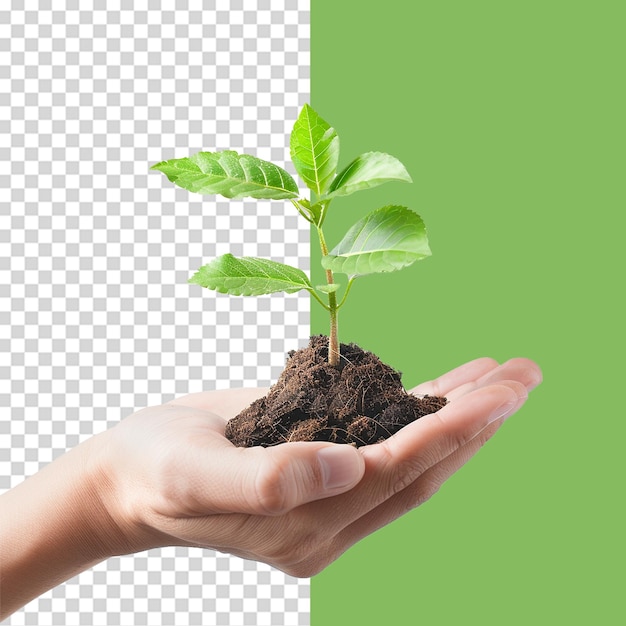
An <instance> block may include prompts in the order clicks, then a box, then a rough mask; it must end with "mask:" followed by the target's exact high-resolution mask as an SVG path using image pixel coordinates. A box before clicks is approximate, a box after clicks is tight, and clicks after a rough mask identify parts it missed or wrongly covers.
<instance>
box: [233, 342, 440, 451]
mask: <svg viewBox="0 0 626 626" xmlns="http://www.w3.org/2000/svg"><path fill="white" fill-rule="evenodd" d="M340 351H341V361H340V365H339V367H338V368H336V367H332V366H331V365H329V364H328V337H324V336H323V335H317V336H315V337H311V341H310V342H309V345H308V346H307V347H306V348H304V349H302V350H297V351H291V352H290V353H289V358H288V359H287V364H286V366H285V369H284V370H283V372H282V374H281V375H280V378H279V379H278V381H277V382H276V384H275V385H273V386H272V387H271V388H270V390H269V392H268V394H267V395H266V396H264V397H263V398H259V399H258V400H256V401H255V402H253V403H252V404H251V405H250V406H249V407H248V408H246V409H244V410H243V411H242V412H241V413H239V415H237V416H236V417H234V418H233V419H231V420H230V421H229V422H228V424H227V425H226V437H227V438H228V439H229V440H230V441H231V442H232V443H234V444H235V445H236V446H239V447H251V446H274V445H276V444H279V443H284V442H286V441H331V442H334V443H350V444H353V445H356V446H357V447H358V446H364V445H368V444H372V443H378V442H379V441H382V440H384V439H387V437H390V436H391V435H393V434H394V433H396V432H398V431H399V430H400V429H401V428H402V427H403V426H406V425H407V424H410V423H411V422H413V421H415V420H416V419H419V418H420V417H423V416H424V415H427V414H428V413H434V412H435V411H438V410H439V409H440V408H441V407H443V406H445V404H446V403H447V400H446V399H445V398H439V397H435V396H424V397H417V396H413V395H411V394H408V393H407V392H406V391H405V389H404V387H403V386H402V382H401V374H400V372H396V371H395V370H394V369H392V368H391V367H389V366H388V365H385V364H384V363H383V362H382V361H381V360H380V359H379V358H378V357H377V356H376V355H375V354H372V353H371V352H366V351H365V350H362V349H361V348H359V346H357V345H356V344H353V343H351V344H343V343H342V344H341V349H340Z"/></svg>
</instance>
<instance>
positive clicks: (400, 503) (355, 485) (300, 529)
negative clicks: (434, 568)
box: [107, 359, 541, 576]
mask: <svg viewBox="0 0 626 626" xmlns="http://www.w3.org/2000/svg"><path fill="white" fill-rule="evenodd" d="M540 381H541V372H540V370H539V368H538V367H537V366H536V365H535V364H534V363H532V362H531V361H528V360H526V359H513V360H511V361H508V362H507V363H505V364H503V365H498V364H497V362H495V361H493V360H492V359H478V360H475V361H472V362H470V363H467V364H466V365H463V366H461V367H459V368H457V369H455V370H453V371H451V372H449V373H448V374H445V375H443V376H441V377H440V378H438V379H436V380H434V381H431V382H429V383H424V384H422V385H420V386H418V387H416V388H415V389H414V390H412V391H413V392H414V393H422V394H423V393H429V394H434V395H445V396H447V397H448V399H449V400H450V403H449V404H448V405H447V406H446V407H444V408H443V409H442V410H441V411H439V412H438V413H436V414H432V415H428V416H425V417H423V418H422V419H420V420H418V421H417V422H414V423H413V424H410V425H409V426H407V427H405V428H403V429H402V430H401V431H400V432H398V433H397V434H396V435H394V436H393V437H391V438H390V439H388V440H387V441H385V442H383V443H380V444H376V445H372V446H365V447H363V448H359V449H358V450H357V449H355V448H353V447H352V446H347V445H337V444H328V443H322V442H315V443H302V442H300V443H285V444H282V445H280V446H275V447H271V448H235V447H233V446H232V444H231V443H230V442H229V441H227V440H226V439H225V438H224V437H223V431H224V424H225V421H226V420H227V419H229V418H230V417H232V416H234V415H235V414H236V413H238V412H239V411H240V410H241V409H242V408H244V407H245V406H247V405H248V404H249V403H250V402H251V401H252V400H253V399H255V398H257V397H259V396H261V395H263V393H265V391H266V390H262V389H254V390H226V391H217V392H204V393H198V394H192V395H188V396H184V397H182V398H178V399H176V400H173V401H172V402H169V403H167V404H165V405H162V406H159V407H153V408H148V409H144V410H142V411H139V412H137V413H135V414H133V415H132V416H130V417H129V418H127V419H125V420H124V421H123V422H121V423H120V424H119V425H118V426H116V427H115V428H114V429H112V430H111V431H110V432H109V435H110V437H109V442H108V446H109V451H110V454H109V457H108V458H109V463H108V469H107V476H108V479H107V481H108V484H109V489H108V492H109V505H108V508H109V510H110V511H113V512H114V518H115V519H117V520H121V521H119V522H118V525H119V527H120V528H121V530H122V533H123V535H124V545H127V546H131V551H137V550H142V549H146V548H149V547H156V546H164V545H185V546H201V547H207V548H215V549H217V550H220V551H224V552H230V553H232V554H235V555H238V556H241V557H243V558H247V559H253V560H260V561H264V562H266V563H269V564H270V565H273V566H274V567H277V568H278V569H281V570H283V571H285V572H287V573H289V574H292V575H295V576H311V575H313V574H315V573H317V572H319V571H320V570H321V569H323V568H324V567H325V566H327V565H328V564H329V563H331V562H332V561H333V560H335V559H336V558H337V557H338V556H339V555H340V554H342V553H343V552H344V551H345V550H346V549H347V548H348V547H350V546H351V545H353V544H354V543H355V542H356V541H358V540H359V539H361V538H362V537H364V536H366V535H368V534H370V533H372V532H373V531H375V530H376V529H378V528H380V527H381V526H384V525H385V524H388V523H389V522H391V521H392V520H394V519H396V518H397V517H399V516H400V515H402V514H403V513H405V512H407V511H409V510H410V509H412V508H414V507H416V506H418V505H420V504H422V503H423V502H425V501H426V500H427V499H428V498H430V497H431V496H432V495H433V494H434V493H435V492H436V491H437V490H438V489H439V487H440V486H441V485H442V484H443V483H444V482H445V481H446V480H447V479H448V478H449V477H450V476H451V475H452V474H453V473H454V472H455V471H456V470H457V469H459V468H460V467H461V466H462V465H463V464H464V463H466V462H467V461H468V460H469V459H470V458H471V457H472V456H473V455H474V454H475V453H476V452H477V451H478V449H479V448H480V447H481V446H482V445H483V444H484V443H485V442H486V441H487V440H488V439H489V438H490V437H491V436H493V434H494V433H495V432H496V431H497V430H498V428H499V427H500V426H501V425H502V423H503V422H504V420H505V419H506V418H507V417H508V416H510V415H511V414H513V413H514V412H515V411H517V410H518V409H519V408H520V406H521V405H522V404H523V403H524V402H525V400H526V398H527V394H528V391H529V390H530V389H532V388H533V387H534V386H536V385H537V384H538V383H539V382H540ZM111 487H113V488H112V489H111Z"/></svg>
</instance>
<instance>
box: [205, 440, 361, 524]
mask: <svg viewBox="0 0 626 626" xmlns="http://www.w3.org/2000/svg"><path fill="white" fill-rule="evenodd" d="M216 457H219V458H216ZM213 461H217V464H216V465H217V467H216V468H215V469H216V471H214V472H212V476H213V479H212V480H211V481H210V482H208V484H207V483H205V485H204V489H203V491H205V493H203V494H202V495H203V497H202V500H203V501H204V502H205V503H206V505H207V508H210V509H212V510H216V509H217V510H219V511H220V512H224V513H225V512H230V513H249V514H255V515H281V514H283V513H286V512H288V511H290V510H291V509H293V508H295V507H297V506H300V505H301V504H305V503H306V502H312V501H313V500H320V499H322V498H328V497H330V496H334V495H337V494H340V493H344V492H345V491H348V490H350V489H352V488H353V487H354V486H355V485H356V484H357V483H358V482H359V481H360V480H361V478H363V474H364V473H365V461H364V460H363V456H362V455H361V454H360V453H359V452H358V451H357V450H356V448H354V447H353V446H350V445H346V444H332V443H324V442H290V443H283V444H280V445H278V446H272V447H269V448H261V447H255V448H235V447H232V446H229V447H228V448H226V447H223V448H222V449H221V450H220V454H219V455H216V456H215V457H213ZM218 475H219V476H220V477H221V480H219V479H218V480H216V478H217V476H218ZM220 483H221V484H220Z"/></svg>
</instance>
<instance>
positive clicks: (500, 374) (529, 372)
mask: <svg viewBox="0 0 626 626" xmlns="http://www.w3.org/2000/svg"><path fill="white" fill-rule="evenodd" d="M505 380H516V381H518V382H520V383H522V384H523V385H525V387H526V389H527V390H528V391H531V390H532V389H534V388H535V387H536V386H537V385H539V383H540V382H541V380H542V374H541V369H540V368H539V366H538V365H537V364H536V363H534V362H533V361H531V360H530V359H523V358H515V359H510V360H509V361H507V362H506V363H503V364H502V365H498V366H497V367H495V368H493V369H491V370H489V371H487V372H485V373H484V374H483V375H482V376H480V377H478V378H477V379H476V380H474V381H471V382H466V383H465V384H463V385H460V386H458V387H457V388H456V389H453V390H452V391H450V392H449V393H448V394H447V395H446V398H447V399H448V400H449V401H450V402H452V401H454V400H457V399H458V398H460V397H461V396H463V395H465V394H466V393H469V392H470V391H473V390H474V389H478V388H479V387H484V386H486V385H490V384H494V383H498V382H500V381H505Z"/></svg>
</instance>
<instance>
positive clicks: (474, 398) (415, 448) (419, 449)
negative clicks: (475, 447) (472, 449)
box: [315, 384, 519, 531]
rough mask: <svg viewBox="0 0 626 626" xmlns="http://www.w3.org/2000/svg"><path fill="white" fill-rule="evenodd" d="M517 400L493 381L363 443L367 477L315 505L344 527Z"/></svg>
mask: <svg viewBox="0 0 626 626" xmlns="http://www.w3.org/2000/svg"><path fill="white" fill-rule="evenodd" d="M518 402H519V398H518V395H517V391H516V390H514V389H512V388H511V387H509V386H507V385H506V384H498V385H493V386H489V387H486V388H483V389H479V390H476V391H474V392H472V393H470V394H468V395H467V396H465V397H464V398H461V399H460V400H459V401H458V402H456V403H451V404H448V405H446V406H445V407H444V408H443V409H441V410H440V411H438V412H437V413H432V414H430V415H425V416H424V417H422V418H420V419H419V420H417V421H415V422H413V423H412V424H409V425H408V426H405V427H404V428H402V429H401V430H400V431H399V432H398V433H396V434H395V435H393V436H392V437H390V438H389V439H387V440H386V441H383V442H382V443H379V444H375V445H372V446H364V447H362V448H360V449H359V451H360V452H361V454H362V455H363V458H364V459H365V476H364V478H363V480H362V481H361V482H360V483H359V484H358V485H357V486H356V487H355V488H354V489H353V490H351V491H350V492H349V493H346V494H344V495H342V496H341V497H340V498H333V499H331V500H329V501H326V500H325V501H321V502H317V503H316V504H315V510H316V511H317V512H318V514H319V515H320V517H321V519H334V520H335V522H334V523H335V526H336V530H337V531H338V530H340V529H341V528H343V527H344V526H346V525H347V524H349V523H351V522H353V521H355V520H357V519H358V518H360V517H362V516H363V515H365V514H366V513H368V512H369V511H370V510H372V509H374V508H375V507H377V506H378V505H379V504H381V503H382V502H384V501H386V500H388V499H389V498H391V497H392V496H394V495H395V494H396V493H398V492H400V491H402V490H403V489H404V488H406V487H407V486H408V485H410V484H411V483H413V482H414V481H415V480H416V479H417V478H418V477H419V476H420V475H421V474H423V473H424V472H425V471H426V470H427V469H428V468H430V467H432V466H433V465H436V464H437V463H439V462H440V461H441V460H443V459H444V458H446V457H447V456H449V455H450V454H452V453H453V452H454V451H455V450H457V449H458V448H460V447H462V446H463V445H465V444H466V443H467V442H468V441H470V440H471V439H473V438H474V437H475V436H476V435H477V434H478V433H479V432H480V431H481V430H482V429H483V428H485V426H487V425H488V424H489V423H491V422H492V421H494V420H496V419H500V418H502V417H505V416H506V415H508V414H509V412H510V411H512V410H515V407H517V406H518ZM338 503H339V504H338ZM337 506H341V516H337V514H336V507H337Z"/></svg>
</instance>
